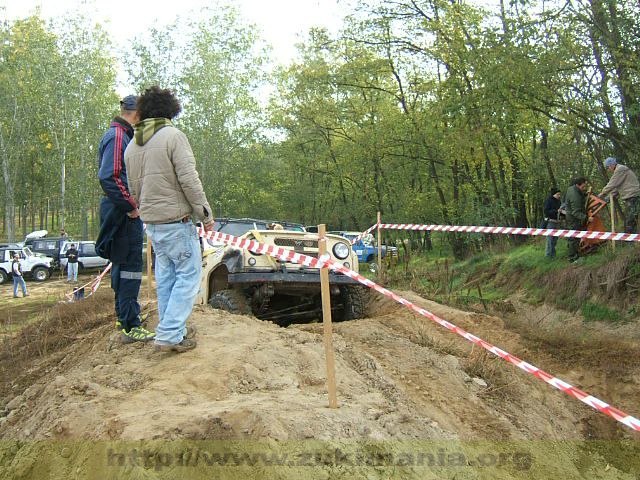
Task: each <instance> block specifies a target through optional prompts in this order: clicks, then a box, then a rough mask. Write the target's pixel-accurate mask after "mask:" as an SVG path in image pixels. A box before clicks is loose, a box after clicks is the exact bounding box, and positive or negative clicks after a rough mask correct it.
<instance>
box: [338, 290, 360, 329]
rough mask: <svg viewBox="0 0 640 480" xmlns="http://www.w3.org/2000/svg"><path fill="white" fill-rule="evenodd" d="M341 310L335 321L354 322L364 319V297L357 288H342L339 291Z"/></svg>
mask: <svg viewBox="0 0 640 480" xmlns="http://www.w3.org/2000/svg"><path fill="white" fill-rule="evenodd" d="M340 297H341V300H342V309H341V311H340V316H339V318H338V319H337V320H339V321H342V320H355V319H358V318H364V309H365V296H364V290H363V289H362V287H359V286H351V285H349V286H344V287H342V288H341V289H340Z"/></svg>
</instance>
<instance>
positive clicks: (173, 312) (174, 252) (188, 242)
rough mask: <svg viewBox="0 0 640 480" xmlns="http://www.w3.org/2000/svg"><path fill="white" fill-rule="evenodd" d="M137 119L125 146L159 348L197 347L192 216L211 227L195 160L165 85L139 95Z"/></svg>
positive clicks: (197, 262) (198, 258)
mask: <svg viewBox="0 0 640 480" xmlns="http://www.w3.org/2000/svg"><path fill="white" fill-rule="evenodd" d="M138 111H139V113H140V123H138V124H137V125H136V127H135V136H134V141H133V142H131V143H130V144H129V147H128V148H127V151H126V152H125V163H126V165H127V171H128V172H129V186H130V188H131V195H132V196H133V198H134V200H135V201H137V202H138V203H139V205H140V216H141V217H142V219H143V220H144V222H145V224H146V225H147V233H148V234H149V235H150V236H151V242H152V244H153V250H154V252H155V254H156V266H155V275H156V284H157V287H156V288H157V295H158V315H159V317H160V322H159V324H158V327H157V328H156V339H155V344H156V347H157V349H159V350H162V351H175V352H185V351H187V350H191V349H193V348H195V347H196V341H195V338H194V334H195V330H194V328H193V327H189V328H187V326H186V323H187V319H188V318H189V316H190V315H191V311H192V309H193V304H194V302H195V298H196V294H197V293H198V289H199V286H200V276H201V273H202V255H201V252H200V243H199V241H198V237H197V234H196V228H195V225H194V224H193V223H192V219H200V220H202V222H203V223H204V226H205V230H207V231H210V230H212V229H213V217H212V211H211V207H210V206H209V203H208V202H207V198H206V196H205V193H204V190H203V188H202V183H201V182H200V177H199V176H198V172H197V170H196V162H195V158H194V155H193V152H192V150H191V146H190V145H189V141H188V140H187V137H186V135H185V134H184V133H183V132H181V131H180V130H178V129H177V128H176V127H175V126H174V125H173V123H172V121H171V120H172V119H173V118H175V117H176V116H177V115H178V114H179V113H180V111H181V106H180V102H179V101H178V99H177V98H176V97H175V96H174V95H173V93H172V92H171V91H169V90H164V89H161V88H159V87H157V86H153V87H151V88H148V89H147V90H145V92H144V94H143V95H142V96H141V97H140V100H139V101H138Z"/></svg>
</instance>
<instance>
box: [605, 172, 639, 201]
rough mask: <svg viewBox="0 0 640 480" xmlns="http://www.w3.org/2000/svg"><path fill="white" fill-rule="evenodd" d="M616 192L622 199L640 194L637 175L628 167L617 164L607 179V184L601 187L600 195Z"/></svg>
mask: <svg viewBox="0 0 640 480" xmlns="http://www.w3.org/2000/svg"><path fill="white" fill-rule="evenodd" d="M616 191H617V192H618V195H620V198H621V199H622V200H629V199H630V198H633V197H638V196H640V183H638V177H636V174H635V173H633V170H631V169H630V168H629V167H625V166H624V165H620V164H618V165H617V166H616V169H615V170H614V171H613V175H611V178H610V179H609V183H607V186H606V187H604V188H603V189H602V195H608V194H609V193H611V192H616Z"/></svg>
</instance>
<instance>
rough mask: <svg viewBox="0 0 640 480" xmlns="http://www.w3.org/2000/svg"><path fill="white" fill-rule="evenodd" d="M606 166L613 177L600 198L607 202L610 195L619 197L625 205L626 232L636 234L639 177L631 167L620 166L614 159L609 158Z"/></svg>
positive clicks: (638, 206)
mask: <svg viewBox="0 0 640 480" xmlns="http://www.w3.org/2000/svg"><path fill="white" fill-rule="evenodd" d="M604 166H605V168H606V169H607V171H608V172H609V173H611V174H612V175H611V178H610V179H609V183H607V185H606V186H605V187H604V188H603V189H602V192H600V197H602V198H604V199H605V200H606V199H607V198H606V196H607V195H609V194H610V193H614V194H617V195H619V196H620V198H621V199H622V200H623V201H624V203H625V209H624V231H625V232H626V233H636V232H637V220H638V213H640V183H638V177H637V176H636V174H635V173H633V171H632V170H631V169H630V168H629V167H626V166H624V165H622V164H619V163H618V161H617V160H616V159H615V158H613V157H609V158H607V159H606V160H605V161H604Z"/></svg>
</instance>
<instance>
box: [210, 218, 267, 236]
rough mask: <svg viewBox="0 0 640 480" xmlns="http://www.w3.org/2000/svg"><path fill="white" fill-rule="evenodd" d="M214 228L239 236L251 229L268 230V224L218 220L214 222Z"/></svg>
mask: <svg viewBox="0 0 640 480" xmlns="http://www.w3.org/2000/svg"><path fill="white" fill-rule="evenodd" d="M213 229H214V230H215V231H216V232H220V233H226V234H227V235H233V236H234V237H239V236H241V235H244V234H245V233H247V232H248V231H249V230H266V229H267V224H266V223H261V222H251V223H249V222H242V223H240V222H228V223H220V222H217V221H216V223H215V224H214V226H213Z"/></svg>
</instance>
